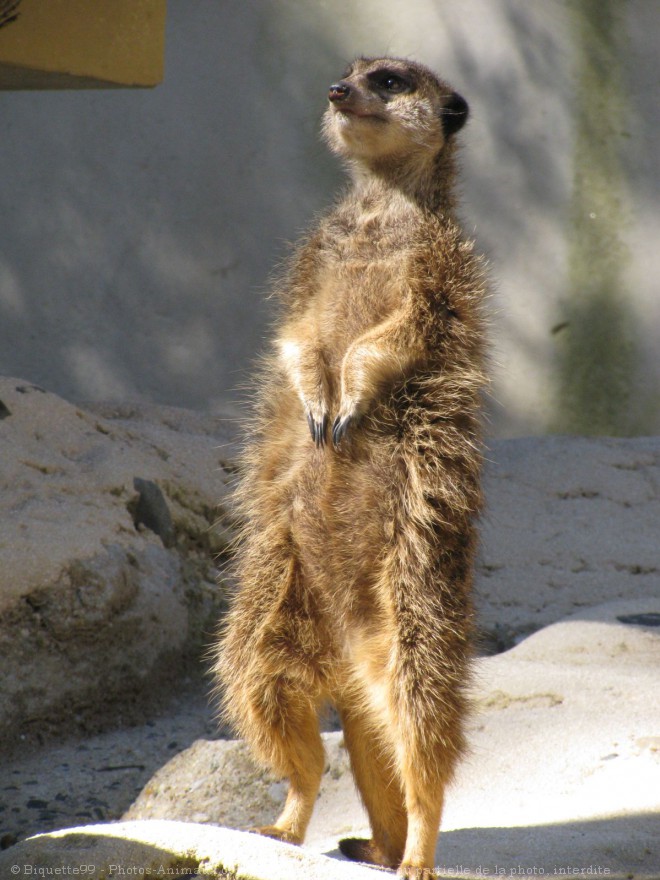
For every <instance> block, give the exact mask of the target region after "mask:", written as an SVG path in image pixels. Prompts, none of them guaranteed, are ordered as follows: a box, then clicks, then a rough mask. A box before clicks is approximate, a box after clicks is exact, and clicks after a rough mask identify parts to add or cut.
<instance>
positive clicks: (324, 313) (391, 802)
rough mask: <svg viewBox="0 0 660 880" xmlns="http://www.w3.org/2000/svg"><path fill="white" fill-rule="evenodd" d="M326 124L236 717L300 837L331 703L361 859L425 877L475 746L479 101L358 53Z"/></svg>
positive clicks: (261, 406) (282, 348) (257, 481)
mask: <svg viewBox="0 0 660 880" xmlns="http://www.w3.org/2000/svg"><path fill="white" fill-rule="evenodd" d="M328 97H329V104H328V107H327V111H326V113H325V116H324V120H323V132H324V135H325V139H326V140H327V142H328V144H329V146H330V148H331V150H332V151H333V152H334V153H336V154H338V155H339V157H341V159H342V160H343V161H344V163H345V164H346V166H347V168H348V171H349V173H350V177H351V180H352V185H351V186H350V188H349V189H348V191H347V193H346V194H345V196H344V197H343V198H342V199H341V200H340V201H339V203H338V204H337V206H336V207H335V208H334V209H333V210H331V211H330V213H328V214H327V215H326V216H325V217H324V218H323V219H321V221H320V222H319V223H318V224H317V226H316V227H315V228H314V229H313V230H312V231H311V233H310V234H309V235H308V236H307V237H306V238H305V239H304V240H303V241H302V243H301V244H300V246H299V247H298V248H297V251H296V253H295V255H294V257H293V259H292V261H291V263H290V266H289V268H288V271H287V272H286V275H285V276H284V277H283V278H282V279H281V280H280V282H279V283H278V284H277V286H276V287H277V293H278V295H279V298H280V301H281V314H280V317H279V319H278V322H277V326H276V331H275V338H274V344H273V346H272V350H271V352H270V354H269V355H267V357H266V360H265V364H264V367H263V369H262V371H261V373H260V374H259V377H258V383H257V385H258V391H257V398H258V399H257V403H256V414H255V417H254V420H253V422H252V424H251V427H250V433H249V441H248V444H247V450H246V452H245V457H244V461H243V477H242V484H241V487H240V489H239V496H240V505H241V509H242V514H243V517H244V528H243V532H242V535H241V538H240V542H239V551H238V554H237V581H238V584H239V588H238V590H237V593H236V595H235V597H234V599H233V604H232V607H231V609H230V611H229V613H228V616H227V619H226V624H225V629H224V632H223V634H222V635H221V637H220V639H219V646H218V649H217V663H216V667H215V669H216V673H217V679H218V686H219V690H220V691H221V693H222V694H223V695H224V696H223V701H224V702H223V706H224V710H225V712H226V715H227V717H228V718H229V720H230V721H231V722H232V723H233V725H234V727H235V729H236V731H237V733H238V734H239V735H241V736H242V737H244V738H245V739H246V740H247V741H248V742H249V743H250V744H251V746H252V748H253V750H254V752H255V754H256V756H257V757H258V758H259V759H260V760H261V761H263V762H264V763H265V764H267V765H268V766H270V767H271V768H272V769H273V770H274V771H275V772H276V773H277V774H279V775H281V776H282V777H285V778H288V781H289V791H288V795H287V798H286V802H285V806H284V809H283V812H282V814H281V815H280V817H279V818H278V819H277V821H276V822H275V824H274V825H272V826H267V827H264V828H258V829H253V830H255V831H258V832H259V833H261V834H265V835H268V836H270V837H274V838H278V839H280V840H283V841H288V842H291V843H295V844H299V843H301V842H302V841H303V839H304V836H305V831H306V828H307V825H308V822H309V820H310V816H311V813H312V809H313V806H314V801H315V799H316V796H317V793H318V790H319V785H320V781H321V775H322V772H323V768H324V751H323V746H322V740H321V736H320V733H319V721H318V715H319V710H320V709H321V707H322V706H323V705H324V704H325V703H327V702H330V703H332V704H334V705H335V706H336V707H337V710H338V712H339V716H340V719H341V723H342V728H343V732H344V739H345V743H346V747H347V749H348V753H349V756H350V762H351V769H352V772H353V775H354V777H355V782H356V784H357V788H358V790H359V793H360V796H361V798H362V801H363V802H364V805H365V808H366V811H367V813H368V816H369V820H370V824H371V838H370V839H368V840H366V839H365V840H362V839H355V838H349V839H345V840H342V841H341V842H340V849H341V851H342V852H343V853H344V854H345V855H347V856H349V857H350V858H352V859H356V860H359V861H364V862H370V863H374V864H378V865H383V866H389V867H395V868H398V871H399V876H400V877H404V878H409V880H413V878H415V880H427V878H431V877H433V876H434V874H433V864H434V855H435V846H436V839H437V834H438V828H439V824H440V818H441V811H442V806H443V798H444V792H445V789H446V786H447V784H448V783H449V782H450V780H451V779H452V775H453V773H454V769H455V767H456V763H457V760H458V758H459V756H460V755H461V753H462V752H463V750H464V744H465V733H464V721H465V715H466V706H467V687H468V685H469V680H470V657H471V628H472V607H471V599H470V589H471V579H472V564H473V563H472V560H473V553H474V548H475V520H476V517H477V515H478V512H479V510H480V505H481V492H480V467H481V458H482V454H481V439H480V436H481V432H480V398H481V393H482V388H483V386H484V384H485V371H484V366H483V362H484V331H483V318H482V303H483V300H484V295H485V282H484V277H483V270H482V263H481V259H480V258H479V257H478V256H476V255H475V254H474V252H473V244H472V243H471V242H470V241H468V240H466V239H465V238H464V237H463V235H462V233H461V231H460V229H459V226H458V225H457V221H456V219H455V216H454V212H455V194H454V186H455V178H456V165H455V151H456V142H455V138H456V134H457V132H458V131H459V130H460V129H461V127H462V126H463V124H464V122H465V121H466V119H467V116H468V106H467V103H466V102H465V100H464V99H463V98H462V97H460V95H458V94H457V93H456V92H454V91H453V90H452V89H451V88H450V86H448V85H447V84H446V83H444V82H443V81H442V80H440V79H438V78H437V77H436V76H435V75H434V74H433V73H432V72H431V71H430V70H428V69H427V68H425V67H423V66H422V65H420V64H416V63H412V62H409V61H404V60H400V59H394V58H377V59H369V58H360V59H358V60H356V61H355V62H354V63H353V64H352V65H351V66H350V67H349V68H348V70H347V71H346V73H345V74H344V76H343V78H342V79H341V80H340V81H339V82H337V83H335V84H333V85H332V86H330V90H329V95H328Z"/></svg>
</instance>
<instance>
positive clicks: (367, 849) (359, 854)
mask: <svg viewBox="0 0 660 880" xmlns="http://www.w3.org/2000/svg"><path fill="white" fill-rule="evenodd" d="M339 851H340V852H341V854H342V855H344V856H346V858H347V859H351V860H352V861H353V862H365V863H366V864H368V865H380V866H381V867H385V868H395V867H396V864H393V863H392V862H391V861H390V860H389V859H388V858H387V857H386V856H385V855H384V853H383V852H382V851H381V849H380V847H379V846H378V844H376V843H374V841H373V840H368V839H367V838H365V837H344V838H343V839H342V840H340V841H339Z"/></svg>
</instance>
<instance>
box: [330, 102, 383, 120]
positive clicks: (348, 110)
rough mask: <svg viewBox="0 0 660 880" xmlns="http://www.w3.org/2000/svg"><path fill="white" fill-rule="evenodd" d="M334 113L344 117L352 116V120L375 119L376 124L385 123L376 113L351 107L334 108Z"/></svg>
mask: <svg viewBox="0 0 660 880" xmlns="http://www.w3.org/2000/svg"><path fill="white" fill-rule="evenodd" d="M333 109H334V111H335V113H338V114H340V115H341V116H344V117H349V116H352V117H353V118H354V119H375V120H376V121H377V122H385V121H386V120H385V118H384V117H383V116H380V115H379V114H378V113H369V112H367V111H366V110H356V109H355V108H353V107H334V106H333Z"/></svg>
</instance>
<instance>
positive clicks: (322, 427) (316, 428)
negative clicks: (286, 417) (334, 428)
mask: <svg viewBox="0 0 660 880" xmlns="http://www.w3.org/2000/svg"><path fill="white" fill-rule="evenodd" d="M307 424H308V425H309V433H310V434H311V435H312V440H313V441H314V445H315V446H316V448H317V449H318V448H319V446H324V445H325V432H326V428H327V427H328V417H327V415H324V416H323V419H322V420H321V421H320V422H317V421H316V419H315V418H314V416H313V415H312V414H311V413H307Z"/></svg>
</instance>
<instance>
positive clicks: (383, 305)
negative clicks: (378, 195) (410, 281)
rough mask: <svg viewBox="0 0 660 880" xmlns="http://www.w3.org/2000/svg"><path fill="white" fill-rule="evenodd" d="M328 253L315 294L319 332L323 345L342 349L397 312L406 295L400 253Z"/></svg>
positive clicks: (354, 250) (350, 250)
mask: <svg viewBox="0 0 660 880" xmlns="http://www.w3.org/2000/svg"><path fill="white" fill-rule="evenodd" d="M366 250H367V249H364V250H362V249H359V248H356V247H352V248H347V249H345V250H335V251H331V252H330V253H329V254H328V255H327V258H326V260H325V262H324V266H323V268H322V270H321V273H320V278H319V284H318V288H317V290H318V293H317V303H316V306H317V316H318V321H319V332H320V335H321V337H322V339H323V340H324V341H325V342H326V343H333V342H334V343H336V344H337V345H339V347H340V348H345V347H347V346H348V345H350V343H351V342H352V341H353V340H354V339H356V338H357V337H358V336H360V335H362V334H363V333H364V332H365V331H367V330H368V329H369V328H370V327H373V326H375V325H377V324H379V323H381V322H382V321H384V320H385V319H386V318H387V317H388V316H389V315H391V314H392V313H393V312H394V311H396V309H398V308H399V307H400V306H401V304H402V302H403V299H404V297H405V295H406V285H405V275H406V272H405V266H406V262H407V255H406V253H405V251H404V250H401V249H395V250H394V251H390V252H387V251H384V252H378V253H368V252H365V251H366Z"/></svg>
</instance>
